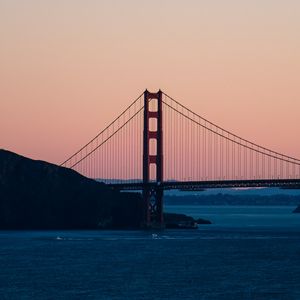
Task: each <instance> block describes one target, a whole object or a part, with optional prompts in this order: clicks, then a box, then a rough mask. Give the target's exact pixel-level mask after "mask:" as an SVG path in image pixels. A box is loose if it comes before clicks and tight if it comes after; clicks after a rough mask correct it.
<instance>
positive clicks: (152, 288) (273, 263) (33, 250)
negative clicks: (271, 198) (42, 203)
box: [0, 206, 300, 300]
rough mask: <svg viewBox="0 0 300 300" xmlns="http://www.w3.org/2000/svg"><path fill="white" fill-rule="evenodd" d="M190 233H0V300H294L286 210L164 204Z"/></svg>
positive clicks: (295, 255) (296, 243)
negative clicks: (194, 226) (197, 220)
mask: <svg viewBox="0 0 300 300" xmlns="http://www.w3.org/2000/svg"><path fill="white" fill-rule="evenodd" d="M166 210H167V211H170V212H171V211H172V212H181V213H187V214H190V215H193V216H195V217H203V218H207V219H211V220H212V221H213V222H214V224H212V225H202V226H200V227H199V229H198V230H164V231H153V232H152V231H0V299H130V300H134V299H213V300H216V299H251V300H252V299H262V300H263V299H287V300H290V299H291V300H293V299H295V300H297V299H300V214H291V211H292V210H293V207H228V206H226V207H219V206H216V207H203V206H168V207H166Z"/></svg>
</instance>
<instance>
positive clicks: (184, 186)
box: [110, 179, 300, 191]
mask: <svg viewBox="0 0 300 300" xmlns="http://www.w3.org/2000/svg"><path fill="white" fill-rule="evenodd" d="M158 185H159V186H160V187H161V188H162V189H164V190H170V189H181V190H187V191H189V190H191V191H194V190H201V189H215V188H252V187H253V188H257V187H276V188H285V189H300V179H257V180H222V181H221V180H220V181H182V182H179V181H165V182H162V183H155V182H150V183H148V184H144V183H142V182H137V183H114V184H110V186H112V187H113V188H116V189H119V190H142V189H143V188H145V187H146V186H147V187H156V186H158Z"/></svg>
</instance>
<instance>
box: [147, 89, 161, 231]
mask: <svg viewBox="0 0 300 300" xmlns="http://www.w3.org/2000/svg"><path fill="white" fill-rule="evenodd" d="M150 101H151V107H153V106H154V107H155V109H154V111H153V110H151V109H150V105H149V104H150ZM155 102H156V103H155ZM150 124H151V125H153V127H154V128H155V130H153V129H151V128H150ZM151 140H155V141H156V147H155V148H156V149H153V148H154V147H151V149H150V143H151ZM154 144H155V143H154ZM150 150H155V152H154V153H150ZM151 165H155V167H156V172H155V178H150V166H151ZM150 182H151V183H153V182H154V183H155V185H151V187H150V185H149V183H150ZM162 182H163V130H162V92H161V90H159V91H158V92H157V93H150V92H149V91H147V90H146V91H145V92H144V132H143V200H144V208H145V209H144V226H145V227H147V228H162V227H164V220H163V189H162V187H161V183H162Z"/></svg>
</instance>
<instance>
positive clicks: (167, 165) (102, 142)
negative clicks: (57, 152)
mask: <svg viewBox="0 0 300 300" xmlns="http://www.w3.org/2000/svg"><path fill="white" fill-rule="evenodd" d="M62 166H64V167H67V168H71V169H74V170H76V171H77V172H79V173H81V174H82V175H84V176H86V177H89V178H92V179H95V180H97V181H102V182H105V183H106V184H109V185H111V186H112V188H115V189H119V190H141V191H142V199H143V203H144V208H145V209H144V226H145V227H162V226H163V193H164V190H168V189H181V190H202V189H207V188H233V187H234V188H246V187H279V188H300V160H299V159H297V158H294V157H291V156H288V155H285V154H283V153H279V152H277V151H274V150H271V149H268V148H266V147H263V146H261V145H258V144H256V143H254V142H252V141H249V140H247V139H244V138H242V137H241V136H238V135H236V134H234V133H232V132H230V131H228V130H226V129H224V128H222V127H220V126H218V125H216V124H215V123H213V122H210V121H209V120H207V119H205V118H203V117H202V116H201V115H199V114H197V113H195V112H193V111H191V110H190V109H189V108H187V107H186V106H184V105H182V104H181V103H180V102H178V101H177V100H175V99H174V98H172V97H170V96H169V95H167V94H166V93H164V92H162V91H161V90H159V91H158V92H157V93H151V92H149V91H147V90H146V91H145V92H144V93H142V94H141V95H140V96H139V97H138V98H136V99H135V100H134V101H133V102H132V103H131V104H130V105H129V106H128V108H127V109H126V110H124V111H123V112H122V113H121V114H120V115H119V116H118V117H117V118H116V119H114V120H113V121H112V122H111V123H110V124H109V125H108V126H107V127H106V128H104V129H103V130H102V131H101V132H99V133H98V134H97V135H96V136H95V137H93V138H92V139H91V140H90V141H89V142H88V143H86V144H85V145H84V146H83V147H81V148H80V149H79V150H78V151H77V152H75V153H74V154H73V155H72V156H70V157H69V158H68V159H67V160H66V161H64V162H63V163H62Z"/></svg>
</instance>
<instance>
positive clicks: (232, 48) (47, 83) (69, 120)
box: [0, 0, 300, 163]
mask: <svg viewBox="0 0 300 300" xmlns="http://www.w3.org/2000/svg"><path fill="white" fill-rule="evenodd" d="M0 43H1V44H0V148H4V149H8V150H12V151H15V152H18V153H20V154H23V155H26V156H29V157H32V158H35V159H42V160H48V161H51V162H54V163H60V162H62V161H63V160H64V159H65V158H66V157H68V156H69V155H70V154H71V153H73V152H74V151H75V150H77V148H79V147H80V146H81V145H82V144H84V143H85V142H87V141H88V140H89V139H90V138H91V137H93V136H94V135H95V134H96V133H97V132H98V131H99V130H100V129H102V128H103V127H104V126H105V125H106V124H107V123H108V122H110V121H111V120H112V119H113V118H114V117H116V116H117V115H118V114H119V113H120V112H121V111H122V110H124V109H125V108H126V107H127V106H128V105H129V104H130V102H131V101H132V100H133V99H134V98H136V97H137V96H138V95H139V94H141V93H142V92H143V90H144V89H145V88H148V89H149V90H151V91H156V90H158V89H159V88H160V89H162V90H164V91H165V92H166V93H168V94H170V95H171V96H172V97H174V98H175V99H178V100H179V101H180V102H182V103H183V104H185V105H186V106H188V107H190V108H191V109H192V110H194V111H195V112H197V113H199V114H200V115H202V116H203V117H206V118H208V119H209V120H211V121H213V122H216V123H217V124H219V125H220V126H223V127H225V128H227V129H228V130H231V131H233V132H235V133H237V134H239V135H241V136H243V137H244V138H247V139H250V140H253V141H254V142H257V143H259V144H262V145H263V146H266V147H270V148H271V149H273V150H277V151H279V152H283V153H286V154H289V155H292V156H296V157H298V158H300V138H299V132H300V1H298V0H295V1H292V0H285V1H283V0H281V1H276V0H268V1H267V0H251V1H241V0H235V1H233V0H226V1H223V0H219V1H215V0H210V1H201V0H187V1H183V0H182V1H176V0H165V1H162V0H151V1H143V0H126V1H122V0H119V1H116V0H115V1H113V0H109V1H108V0H107V1H106V0H105V1H101V0H98V1H96V0H85V1H83V0H82V1H79V0H60V1H55V0H43V1H42V0H26V1H22V0H0Z"/></svg>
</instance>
